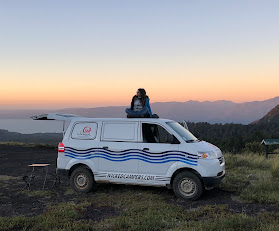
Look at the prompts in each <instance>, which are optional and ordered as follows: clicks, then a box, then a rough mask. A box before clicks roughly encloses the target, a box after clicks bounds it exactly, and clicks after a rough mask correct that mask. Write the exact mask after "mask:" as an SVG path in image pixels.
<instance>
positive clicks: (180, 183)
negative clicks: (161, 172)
mask: <svg viewBox="0 0 279 231" xmlns="http://www.w3.org/2000/svg"><path fill="white" fill-rule="evenodd" d="M172 188H173V191H174V194H175V195H176V196H177V197H178V198H180V199H186V200H197V199H198V198H199V197H200V196H201V195H202V193H203V190H204V188H203V184H202V182H201V180H200V179H199V177H198V176H197V175H195V174H194V173H192V172H181V173H179V174H178V175H177V176H176V177H175V178H174V181H173V184H172Z"/></svg>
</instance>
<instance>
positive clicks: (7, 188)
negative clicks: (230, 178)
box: [0, 145, 279, 221]
mask: <svg viewBox="0 0 279 231" xmlns="http://www.w3.org/2000/svg"><path fill="white" fill-rule="evenodd" d="M0 158H1V168H0V176H1V177H0V184H1V187H0V216H2V217H3V216H7V217H10V216H14V215H24V216H36V215H38V214H41V213H43V212H44V211H45V210H46V209H47V208H48V206H50V205H56V204H59V203H61V202H75V203H80V202H81V201H82V199H83V198H90V197H91V198H92V199H94V196H95V192H96V191H97V192H100V191H102V192H105V191H106V188H108V187H109V188H110V189H113V191H115V192H117V191H119V192H121V191H122V190H126V189H132V190H139V191H142V190H143V191H145V190H147V191H150V192H151V193H154V194H160V195H161V196H162V197H164V198H165V200H166V201H167V202H168V203H171V204H176V205H181V206H182V207H183V208H184V209H185V210H191V209H196V208H199V207H202V206H205V205H227V206H228V209H229V210H230V211H231V212H232V213H245V214H248V215H255V214H257V213H259V212H263V211H268V212H279V208H278V207H277V206H273V205H269V204H255V203H254V204H249V203H242V202H240V201H238V200H236V199H235V198H236V196H237V195H235V194H233V193H230V192H226V191H223V190H221V189H219V188H215V189H212V190H210V191H206V193H205V194H204V195H203V196H202V197H201V198H200V199H199V200H197V201H183V200H179V199H177V198H176V197H175V196H174V193H173V192H172V191H171V190H168V189H167V188H154V187H141V186H126V185H111V184H109V185H106V184H99V185H97V188H96V189H95V192H92V193H89V194H80V193H75V192H73V191H72V190H71V188H70V186H69V181H68V178H66V177H64V178H63V177H62V178H61V184H60V185H59V186H54V185H53V183H54V178H51V177H48V178H47V182H46V189H45V190H44V191H43V190H41V187H42V184H43V173H42V174H40V173H39V174H37V176H36V177H35V178H34V182H33V184H32V185H31V191H28V190H24V191H23V192H20V191H21V190H22V188H23V187H24V186H25V183H24V181H23V180H22V177H23V176H26V175H30V173H31V170H32V169H31V168H30V167H28V165H29V164H33V163H48V164H50V166H49V171H50V172H52V173H55V169H56V158H57V150H54V149H44V148H34V147H20V146H8V145H0ZM119 213H120V212H119V211H116V210H115V208H113V207H109V206H103V207H94V206H93V205H92V206H89V207H87V208H86V210H85V211H84V214H83V218H84V219H91V220H96V221H100V220H103V219H105V218H108V217H112V216H115V215H117V214H119Z"/></svg>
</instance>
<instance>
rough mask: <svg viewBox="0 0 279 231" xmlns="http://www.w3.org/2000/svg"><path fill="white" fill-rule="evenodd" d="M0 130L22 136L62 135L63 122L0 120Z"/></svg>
mask: <svg viewBox="0 0 279 231" xmlns="http://www.w3.org/2000/svg"><path fill="white" fill-rule="evenodd" d="M0 129H5V130H8V131H10V132H19V133H22V134H32V133H47V132H51V133H62V132H63V122H62V121H55V120H50V121H48V120H32V119H0Z"/></svg>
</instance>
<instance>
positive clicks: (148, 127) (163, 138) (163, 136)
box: [142, 123, 169, 143]
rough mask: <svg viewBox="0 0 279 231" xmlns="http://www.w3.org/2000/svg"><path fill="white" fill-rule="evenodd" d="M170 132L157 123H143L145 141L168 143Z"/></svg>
mask: <svg viewBox="0 0 279 231" xmlns="http://www.w3.org/2000/svg"><path fill="white" fill-rule="evenodd" d="M168 134H169V132H168V131H167V130H166V129H164V128H163V127H162V126H160V125H157V124H148V123H142V138H143V142H144V143H168V142H167V135H168Z"/></svg>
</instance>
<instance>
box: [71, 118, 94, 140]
mask: <svg viewBox="0 0 279 231" xmlns="http://www.w3.org/2000/svg"><path fill="white" fill-rule="evenodd" d="M97 127H98V126H97V123H93V122H91V123H88V122H86V123H85V122H80V123H76V124H75V125H74V128H73V130H72V135H71V137H72V139H78V140H94V139H95V138H96V135H97Z"/></svg>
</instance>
